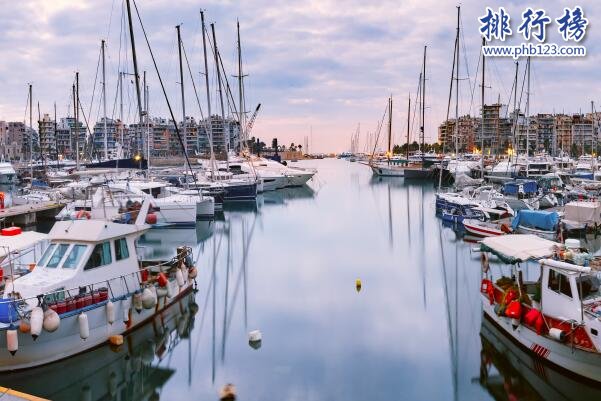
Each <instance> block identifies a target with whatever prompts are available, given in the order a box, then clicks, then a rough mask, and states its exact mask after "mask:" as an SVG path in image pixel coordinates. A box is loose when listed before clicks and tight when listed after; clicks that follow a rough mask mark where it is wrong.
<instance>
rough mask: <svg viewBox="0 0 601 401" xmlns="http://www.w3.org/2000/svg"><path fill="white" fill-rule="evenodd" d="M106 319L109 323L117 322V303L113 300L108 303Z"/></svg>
mask: <svg viewBox="0 0 601 401" xmlns="http://www.w3.org/2000/svg"><path fill="white" fill-rule="evenodd" d="M106 321H107V322H109V324H113V323H114V322H115V304H114V303H113V302H112V301H108V302H107V303H106Z"/></svg>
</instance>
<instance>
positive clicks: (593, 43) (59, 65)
mask: <svg viewBox="0 0 601 401" xmlns="http://www.w3.org/2000/svg"><path fill="white" fill-rule="evenodd" d="M123 1H124V0H81V1H72V0H53V1H44V0H20V1H10V0H0V4H1V5H2V12H0V54H1V55H2V58H3V62H2V63H0V120H8V121H23V120H24V119H25V120H26V121H28V119H29V116H28V111H27V112H26V104H27V88H28V84H29V83H31V84H32V85H33V101H34V107H33V113H34V125H35V121H37V118H36V117H37V113H38V108H37V103H38V102H39V104H40V112H41V113H42V114H44V113H50V114H51V115H52V114H53V103H54V102H56V103H57V109H58V115H59V118H60V117H61V116H65V115H67V114H68V113H69V110H71V109H72V101H71V97H70V94H71V86H72V84H73V81H74V74H75V71H79V73H80V99H81V103H82V104H83V108H84V112H85V113H86V115H87V116H88V117H91V119H92V120H95V119H96V118H97V117H100V116H102V108H101V102H100V100H101V96H100V89H99V86H100V82H101V78H100V75H97V67H98V61H99V54H100V41H101V39H106V41H107V53H106V54H107V61H106V71H107V78H106V87H107V89H106V95H107V115H108V116H109V117H115V118H117V117H119V103H118V101H117V99H118V97H117V81H118V71H119V70H126V71H128V72H133V67H132V61H131V57H130V54H131V51H130V50H129V43H123V41H122V40H120V38H121V37H123V36H124V33H123V30H122V22H123V19H122V17H123V7H124V3H123ZM137 5H138V8H139V11H140V15H141V18H142V22H143V23H144V27H145V29H146V32H147V34H148V37H149V41H150V45H151V48H152V51H153V52H154V54H155V57H156V59H157V64H158V68H159V71H160V73H161V76H162V78H163V81H164V83H165V87H166V91H167V97H168V99H169V101H170V103H171V105H172V107H173V110H174V113H175V115H176V116H177V117H178V118H181V115H182V107H181V103H182V102H181V94H180V84H179V82H180V81H181V79H180V77H179V65H178V51H177V50H178V49H177V39H176V30H175V25H178V24H181V32H182V42H183V44H184V48H185V49H186V54H187V56H188V61H189V64H190V70H191V72H192V74H191V75H192V77H193V79H194V84H195V85H196V89H197V93H198V101H197V96H196V94H195V92H194V90H193V85H192V82H191V79H190V74H189V72H188V68H187V66H186V65H185V64H184V88H185V99H186V100H185V102H186V114H187V115H189V116H194V117H195V118H197V119H198V117H199V116H200V110H199V103H200V106H201V108H202V110H203V113H205V114H206V95H205V85H204V76H203V75H201V72H202V71H204V67H203V58H202V37H201V28H200V14H199V11H200V9H201V8H202V9H204V10H205V18H206V21H207V23H215V32H216V37H217V44H218V46H219V51H220V53H221V56H222V59H223V62H224V65H225V69H226V71H227V75H228V79H229V80H230V83H231V85H232V88H233V90H234V94H235V96H236V98H237V95H236V91H237V87H236V85H235V81H236V78H235V77H234V75H236V74H237V59H236V54H237V52H236V20H237V19H238V20H239V21H240V31H241V43H242V53H243V56H242V58H243V69H244V74H245V75H246V76H245V78H244V83H245V95H246V110H247V111H249V115H250V114H251V113H252V111H253V110H254V109H255V107H256V105H257V104H258V103H261V110H260V112H259V114H258V116H257V119H256V123H255V126H254V127H253V130H252V132H251V136H257V137H259V138H261V139H262V140H264V141H265V142H267V143H270V142H271V138H273V137H277V138H278V139H279V142H280V143H281V144H289V143H291V142H294V143H296V144H304V138H305V137H307V138H309V144H310V148H309V150H310V151H311V152H339V151H343V150H348V149H349V148H350V142H351V136H352V135H353V133H355V132H356V131H357V130H359V132H360V143H359V150H360V151H368V150H369V151H371V149H370V148H371V147H372V146H373V140H374V138H375V137H376V136H377V134H376V132H377V127H378V124H379V121H381V120H382V118H383V115H384V111H385V108H386V107H387V98H388V96H390V95H392V97H393V137H394V142H395V143H403V142H404V141H405V140H406V130H407V101H408V97H409V95H411V97H412V100H415V96H416V90H417V86H418V79H419V73H420V70H421V68H422V58H423V50H424V46H426V45H427V46H428V50H427V63H426V101H425V105H426V124H425V131H426V142H433V141H435V140H436V135H437V127H438V125H439V124H440V123H441V122H442V121H444V119H445V118H446V113H447V106H448V101H449V99H448V97H449V85H450V82H451V67H452V60H453V49H454V41H455V34H456V24H457V22H456V21H457V9H456V6H457V5H459V4H457V3H454V2H447V1H442V2H441V1H435V0H410V1H408V0H404V1H392V0H391V1H388V0H382V1H372V2H365V1H358V0H357V1H355V0H348V1H340V0H338V1H334V0H299V1H284V0H269V1H268V0H245V1H242V2H236V1H222V0H210V1H191V0H177V1H167V0H137ZM487 5H488V6H490V7H492V8H493V9H495V10H496V9H497V8H498V7H500V6H503V7H505V9H506V10H507V11H508V13H509V14H510V16H511V24H512V29H513V31H514V35H513V36H512V37H511V38H510V40H509V41H507V42H506V43H509V44H518V43H521V42H522V41H523V40H522V39H521V35H519V34H518V33H517V27H518V25H519V24H520V22H521V13H522V12H523V11H524V10H525V9H526V8H527V7H532V8H534V9H538V8H542V9H544V10H545V11H546V13H547V15H549V16H550V17H551V18H558V17H560V16H561V15H562V14H563V8H564V7H574V6H576V5H580V6H581V7H582V8H583V11H584V16H585V17H586V18H587V19H588V20H589V26H588V28H587V30H586V35H585V37H584V39H583V40H582V41H581V42H580V43H578V45H583V46H586V48H587V56H586V57H583V58H571V59H569V58H553V59H551V58H548V59H541V58H533V60H532V69H531V70H532V77H531V91H530V93H531V96H530V99H531V103H530V109H531V111H532V113H538V112H548V113H552V112H566V113H577V112H580V111H582V112H588V111H590V110H591V101H594V102H595V103H596V104H601V103H599V102H601V89H600V88H599V86H598V85H597V83H598V82H599V79H600V78H601V70H600V69H599V68H598V65H599V64H600V61H601V57H600V53H601V30H598V29H597V21H598V20H599V19H601V4H596V2H593V1H582V2H580V3H571V2H565V1H545V2H542V1H538V2H536V1H532V2H522V1H504V2H499V1H489V2H488V3H485V2H481V1H477V0H470V1H463V2H461V32H462V33H461V43H462V44H461V49H460V50H461V54H460V70H459V71H460V73H459V78H460V80H459V91H460V101H459V114H461V115H463V114H468V113H469V114H471V115H475V114H478V113H479V107H480V87H479V85H480V73H481V71H480V64H479V58H480V53H479V52H480V42H481V36H480V33H479V31H478V29H479V27H480V23H479V22H478V20H477V19H478V17H479V16H482V15H484V14H485V11H486V6H487ZM133 18H134V25H135V39H136V50H137V53H138V64H139V68H140V71H144V70H146V71H148V72H147V74H148V75H147V76H148V86H149V93H150V96H149V99H150V100H149V111H150V114H151V115H152V116H163V117H166V116H168V111H167V107H166V101H165V97H164V96H163V95H162V93H161V89H160V86H159V82H158V79H157V75H156V72H155V71H154V67H153V65H152V61H151V59H150V56H149V51H148V47H147V46H146V43H145V41H144V37H143V35H142V32H141V29H140V24H139V22H137V21H136V20H137V18H136V16H135V14H134V16H133ZM208 29H209V31H210V28H208ZM556 31H557V27H556V25H554V24H551V25H549V26H548V28H547V37H548V39H547V42H548V43H558V44H560V45H563V44H574V43H573V42H569V43H565V42H563V40H562V39H561V38H560V37H559V33H558V32H556ZM496 44H499V43H496ZM120 47H121V50H120ZM126 48H127V52H126ZM524 65H525V59H521V60H520V79H519V81H520V84H519V85H518V89H519V93H518V97H519V96H520V93H522V92H521V82H522V75H523V67H524ZM514 71H515V64H514V61H513V60H512V59H510V58H495V59H492V58H488V59H487V61H486V83H485V98H486V102H487V103H491V102H496V101H497V100H500V101H501V103H507V102H508V101H509V97H510V93H511V91H512V85H513V78H514ZM98 74H100V73H99V72H98ZM209 77H210V87H211V99H212V101H211V102H212V111H213V112H215V111H217V112H219V107H218V105H219V102H218V97H217V85H216V80H215V68H214V67H213V63H209ZM95 82H96V85H95ZM133 88H134V86H133V83H132V81H131V77H130V79H129V80H128V82H126V83H125V84H124V98H125V100H124V103H125V105H124V109H125V112H124V115H125V120H126V121H133V119H134V117H135V114H134V113H135V108H136V103H135V91H134V89H133ZM472 93H473V95H472ZM92 95H94V96H92ZM523 96H525V95H523ZM453 102H454V100H453ZM524 102H525V101H524ZM216 106H217V107H216ZM454 108H455V106H454V103H452V105H451V116H453V115H454ZM595 109H596V110H598V108H597V107H595ZM599 109H601V107H600V108H599ZM410 121H411V129H410V131H411V134H410V135H411V140H414V139H417V131H418V124H417V121H416V120H415V114H414V113H413V112H412V113H411V117H410ZM385 136H386V134H385V133H384V132H382V133H381V134H380V136H379V143H380V144H381V145H382V146H385V144H384V143H383V142H384V138H385ZM370 138H371V140H370ZM368 145H369V146H368Z"/></svg>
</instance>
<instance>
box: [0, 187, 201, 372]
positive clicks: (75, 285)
mask: <svg viewBox="0 0 601 401" xmlns="http://www.w3.org/2000/svg"><path fill="white" fill-rule="evenodd" d="M149 208H150V200H148V199H146V200H144V202H143V203H142V204H141V205H140V206H139V208H138V209H131V210H127V211H125V212H124V213H122V214H121V215H120V216H116V217H113V218H111V219H106V220H103V219H90V220H73V221H59V222H56V223H55V224H54V226H53V228H52V230H51V231H50V233H49V234H48V239H49V242H50V243H49V245H48V247H47V248H46V251H45V252H44V254H43V255H42V257H41V258H40V260H39V261H38V262H37V264H36V266H35V268H34V269H33V270H32V271H31V272H30V273H28V274H25V275H23V276H20V277H18V278H16V279H15V280H12V281H10V282H8V283H6V285H5V288H4V291H3V294H2V298H1V300H0V330H1V331H2V335H4V336H5V338H6V341H3V342H2V343H1V345H0V352H4V355H5V356H4V357H2V358H0V371H13V370H19V369H25V368H32V367H36V366H40V365H44V364H47V363H51V362H55V361H58V360H61V359H65V358H68V357H71V356H73V355H76V354H79V353H81V352H84V351H87V350H89V349H92V348H95V347H97V346H99V345H102V344H105V343H106V342H107V341H109V340H111V338H113V336H118V335H122V334H124V333H126V332H129V331H132V330H134V329H136V328H137V327H139V326H141V325H142V324H143V323H144V322H145V321H147V320H149V319H151V318H153V317H154V316H156V315H160V314H161V313H162V312H163V311H164V310H165V309H166V308H168V307H169V306H170V305H172V304H174V303H176V302H178V301H179V300H180V299H182V298H183V297H185V296H186V295H187V294H189V293H190V292H191V291H192V289H193V285H194V278H195V276H196V268H195V267H194V265H193V262H192V257H191V253H192V252H191V249H190V248H188V247H179V248H178V250H177V254H176V255H177V256H176V257H175V258H173V259H171V260H166V261H161V262H156V261H153V262H151V263H148V262H145V261H143V260H139V259H138V255H137V249H136V240H137V239H138V237H139V236H140V235H142V234H143V233H144V232H146V231H147V230H148V229H149V226H148V225H147V224H145V222H146V220H147V218H148V216H149V213H148V210H149Z"/></svg>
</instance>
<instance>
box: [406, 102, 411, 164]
mask: <svg viewBox="0 0 601 401" xmlns="http://www.w3.org/2000/svg"><path fill="white" fill-rule="evenodd" d="M410 123H411V93H410V94H409V104H408V105H407V164H409V130H410V127H409V126H410Z"/></svg>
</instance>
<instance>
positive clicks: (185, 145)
mask: <svg viewBox="0 0 601 401" xmlns="http://www.w3.org/2000/svg"><path fill="white" fill-rule="evenodd" d="M175 29H176V30H177V48H178V52H179V77H180V81H181V82H180V88H181V92H182V118H183V119H182V127H183V128H184V135H183V137H184V152H185V153H186V154H188V134H187V132H186V98H185V95H184V68H183V66H182V36H181V33H180V25H176V27H175Z"/></svg>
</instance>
